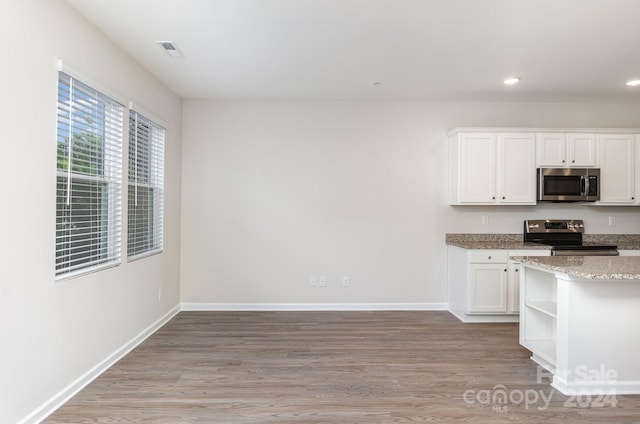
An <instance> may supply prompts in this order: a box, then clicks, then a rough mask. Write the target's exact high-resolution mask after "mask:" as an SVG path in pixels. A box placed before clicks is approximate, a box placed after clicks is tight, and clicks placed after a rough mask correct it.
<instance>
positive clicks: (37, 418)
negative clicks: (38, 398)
mask: <svg viewBox="0 0 640 424" xmlns="http://www.w3.org/2000/svg"><path fill="white" fill-rule="evenodd" d="M179 312H180V305H178V306H176V307H174V308H173V309H171V310H170V311H169V312H167V313H166V314H165V315H164V316H163V317H161V318H160V319H159V320H157V321H156V322H154V323H153V324H151V325H150V326H149V327H147V328H145V329H144V330H143V331H142V332H140V333H139V334H138V335H137V336H135V337H134V338H133V339H131V340H130V341H129V342H127V343H126V344H124V345H123V346H122V347H120V348H119V349H118V350H116V351H115V352H113V353H112V354H111V355H109V356H107V357H106V358H105V359H103V360H102V361H101V362H100V363H98V364H97V365H96V366H94V367H93V368H91V369H90V370H89V371H87V372H86V373H85V374H83V375H82V376H80V377H79V378H78V379H77V380H75V381H74V382H72V383H71V384H69V385H68V386H67V387H65V388H64V389H62V390H61V391H60V392H59V393H58V394H56V395H54V396H53V397H52V398H51V399H49V400H48V401H46V402H45V403H43V404H42V405H40V406H39V407H38V408H37V409H36V410H34V411H33V412H31V413H30V414H29V415H27V416H26V417H25V418H23V419H22V420H20V421H19V422H18V424H37V423H39V422H42V421H43V420H44V419H45V418H47V417H48V416H49V415H51V414H52V413H53V412H54V411H55V410H56V409H58V408H59V407H60V406H62V405H63V404H64V403H65V402H67V401H68V400H69V399H71V398H72V397H73V396H75V395H76V394H77V393H78V392H79V391H80V390H82V389H83V388H84V387H86V386H87V385H88V384H89V383H91V382H92V381H93V380H95V379H96V378H97V377H98V376H100V374H102V373H103V372H105V371H106V370H107V369H109V367H111V366H112V365H113V364H115V363H116V362H118V361H119V360H120V359H122V358H123V357H124V356H125V355H126V354H128V353H129V352H131V351H132V350H133V349H134V348H135V347H136V346H138V345H139V344H140V343H142V342H143V341H144V340H145V339H146V338H147V337H149V336H150V335H152V334H153V333H155V332H156V331H157V330H158V329H159V328H160V327H162V326H163V325H164V324H166V323H167V322H168V321H169V320H170V319H171V318H173V317H174V316H176V315H177V314H178V313H179Z"/></svg>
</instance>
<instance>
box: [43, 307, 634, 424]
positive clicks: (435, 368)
mask: <svg viewBox="0 0 640 424" xmlns="http://www.w3.org/2000/svg"><path fill="white" fill-rule="evenodd" d="M529 356H530V354H529V352H528V351H527V350H525V349H524V348H522V347H521V346H520V345H519V344H518V326H517V324H462V323H460V322H459V321H458V320H457V319H456V318H454V317H453V316H452V315H450V314H449V313H448V312H181V313H180V314H178V315H177V316H176V317H175V318H174V319H173V320H171V321H170V322H169V323H168V324H167V325H165V326H164V327H163V328H162V329H160V330H159V331H158V332H156V333H155V334H154V335H153V336H151V337H150V338H149V339H147V340H146V341H145V342H144V343H143V344H141V345H140V346H139V347H138V348H136V349H135V350H134V351H133V352H131V353H130V354H129V355H127V356H126V357H125V358H123V359H122V360H121V361H120V362H118V363H117V364H116V365H114V366H113V367H112V368H110V369H109V370H108V371H107V372H105V373H104V374H103V375H102V376H100V377H99V378H98V379H96V380H95V381H94V382H93V383H91V384H90V385H89V386H87V387H86V388H85V389H84V390H83V391H82V392H80V393H79V394H78V395H77V396H75V397H74V398H73V399H71V400H70V401H69V402H68V403H67V404H65V405H64V406H63V407H61V408H60V409H59V410H58V411H56V412H55V413H54V414H53V415H52V416H50V417H49V418H48V419H47V420H46V421H45V422H46V423H49V424H53V423H65V424H69V423H143V422H144V423H151V422H152V423H171V424H182V423H189V424H192V423H230V424H231V423H243V424H245V423H340V424H351V423H363V424H364V423H366V424H371V423H418V422H428V423H492V424H494V423H514V422H515V423H537V422H543V423H563V424H566V423H640V396H621V395H618V396H616V397H615V398H611V399H603V400H604V401H605V402H604V403H605V404H606V405H605V406H601V407H597V400H598V399H596V396H593V397H591V396H587V395H583V396H582V397H579V398H577V399H573V400H572V399H571V398H569V397H567V396H564V395H561V394H559V393H558V392H557V391H555V390H554V389H553V388H552V387H550V386H549V382H548V379H547V378H543V381H542V382H541V383H538V382H537V381H536V380H537V377H538V372H537V367H536V365H535V364H534V363H533V362H532V361H531V360H530V359H529ZM501 393H503V394H506V401H505V402H503V403H500V402H499V401H500V399H502V398H500V396H499V395H500V394H501ZM546 399H549V402H548V404H547V402H546ZM567 401H568V402H569V404H567V405H565V403H566V402H567ZM610 401H617V405H616V406H615V407H613V406H611V405H610ZM594 402H595V403H594ZM571 403H573V405H571Z"/></svg>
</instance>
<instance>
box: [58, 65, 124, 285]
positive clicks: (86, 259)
mask: <svg viewBox="0 0 640 424" xmlns="http://www.w3.org/2000/svg"><path fill="white" fill-rule="evenodd" d="M123 116H124V107H123V106H122V105H121V104H119V103H117V102H116V101H114V100H113V99H111V98H109V97H107V96H105V95H104V94H102V93H100V92H98V91H96V90H94V89H93V88H91V87H89V86H87V85H85V84H83V83H81V82H79V81H78V80H76V79H74V78H72V77H70V76H69V75H67V74H65V73H63V72H60V73H59V74H58V129H57V140H56V141H57V176H56V278H58V279H62V278H67V277H70V276H74V275H77V274H82V273H85V272H90V271H93V270H96V269H100V268H103V267H106V266H111V265H114V264H117V263H118V262H119V261H120V237H121V236H120V233H121V191H122V138H123Z"/></svg>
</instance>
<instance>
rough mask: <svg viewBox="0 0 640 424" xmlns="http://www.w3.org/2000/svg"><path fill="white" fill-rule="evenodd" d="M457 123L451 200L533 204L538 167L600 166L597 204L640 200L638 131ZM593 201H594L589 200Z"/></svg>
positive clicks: (451, 138) (451, 160)
mask: <svg viewBox="0 0 640 424" xmlns="http://www.w3.org/2000/svg"><path fill="white" fill-rule="evenodd" d="M587 131H589V132H586V131H585V130H570V129H562V130H555V129H532V128H531V129H522V130H519V129H517V128H457V129H455V130H453V131H451V132H450V133H449V170H450V174H449V204H451V205H535V204H536V168H591V167H597V168H600V200H599V201H598V202H597V203H595V204H596V205H611V206H615V205H620V206H625V205H632V206H634V205H635V206H639V205H640V169H636V168H638V167H640V131H638V130H637V129H633V130H621V129H602V130H587ZM590 204H592V205H593V204H594V203H590Z"/></svg>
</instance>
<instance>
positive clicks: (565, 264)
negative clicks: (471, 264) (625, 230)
mask: <svg viewBox="0 0 640 424" xmlns="http://www.w3.org/2000/svg"><path fill="white" fill-rule="evenodd" d="M517 260H518V261H519V262H520V263H522V264H523V265H531V266H534V267H536V268H541V269H544V270H549V271H555V272H561V273H563V274H567V275H571V276H574V277H579V278H585V279H589V280H640V257H639V256H522V257H518V258H517Z"/></svg>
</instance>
